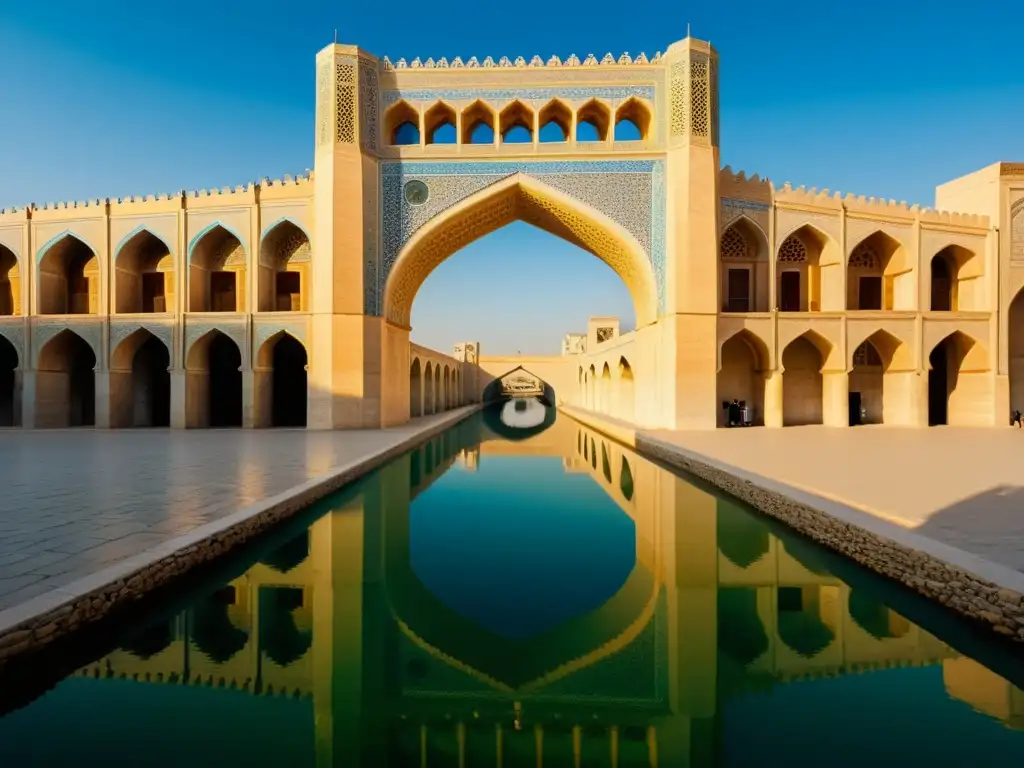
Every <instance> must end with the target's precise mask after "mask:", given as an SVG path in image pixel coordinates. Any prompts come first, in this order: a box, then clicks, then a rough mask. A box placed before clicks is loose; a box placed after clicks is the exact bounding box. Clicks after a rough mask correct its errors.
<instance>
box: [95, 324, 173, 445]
mask: <svg viewBox="0 0 1024 768" xmlns="http://www.w3.org/2000/svg"><path fill="white" fill-rule="evenodd" d="M170 366H171V355H170V352H169V351H168V349H167V346H166V345H165V344H164V343H163V341H161V340H160V339H158V338H157V337H156V336H154V335H153V334H152V333H150V332H149V331H147V330H146V329H145V328H139V329H138V330H136V331H134V332H133V333H132V334H131V335H129V336H128V337H127V338H125V340H124V341H122V342H121V343H120V344H118V345H117V347H116V348H115V349H114V352H113V354H112V355H111V358H110V426H111V427H169V426H170V425H171V374H170V373H169V371H168V369H169V368H170Z"/></svg>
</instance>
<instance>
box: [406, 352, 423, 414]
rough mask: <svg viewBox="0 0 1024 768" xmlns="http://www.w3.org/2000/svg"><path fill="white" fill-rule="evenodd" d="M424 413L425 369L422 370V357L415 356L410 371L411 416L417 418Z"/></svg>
mask: <svg viewBox="0 0 1024 768" xmlns="http://www.w3.org/2000/svg"><path fill="white" fill-rule="evenodd" d="M422 415H423V371H422V370H420V359H419V358H418V357H414V358H413V360H412V368H411V369H410V371H409V417H410V418H413V419H415V418H416V417H417V416H422Z"/></svg>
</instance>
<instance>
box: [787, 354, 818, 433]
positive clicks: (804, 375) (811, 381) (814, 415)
mask: <svg viewBox="0 0 1024 768" xmlns="http://www.w3.org/2000/svg"><path fill="white" fill-rule="evenodd" d="M823 365H824V356H823V355H822V353H821V351H820V350H819V349H818V347H817V346H815V345H814V344H813V343H812V342H811V341H810V340H809V339H808V338H807V337H806V336H800V337H799V338H796V339H794V340H793V341H791V342H790V343H789V346H787V347H786V349H785V351H783V353H782V367H783V369H784V371H783V374H782V423H783V425H784V426H787V427H788V426H797V425H802V424H821V423H822V413H823V392H824V389H823V386H824V385H823V381H822V376H821V369H822V367H823Z"/></svg>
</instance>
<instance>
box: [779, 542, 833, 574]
mask: <svg viewBox="0 0 1024 768" xmlns="http://www.w3.org/2000/svg"><path fill="white" fill-rule="evenodd" d="M780 541H781V542H782V546H784V547H785V548H786V552H788V553H789V554H790V556H791V557H792V558H793V559H794V560H796V561H797V562H798V563H800V565H802V566H803V567H804V568H806V569H807V570H808V571H810V572H811V573H813V574H814V575H815V576H831V575H832V571H830V570H829V568H828V566H827V565H826V564H825V558H824V557H823V550H821V549H819V548H817V547H815V546H814V545H813V544H811V543H810V542H809V541H807V540H806V539H804V538H802V537H800V536H796V535H792V536H783V537H782V538H780Z"/></svg>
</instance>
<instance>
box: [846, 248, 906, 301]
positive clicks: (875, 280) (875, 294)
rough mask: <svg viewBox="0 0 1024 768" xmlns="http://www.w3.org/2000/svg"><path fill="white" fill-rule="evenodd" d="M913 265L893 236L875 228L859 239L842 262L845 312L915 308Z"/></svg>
mask: <svg viewBox="0 0 1024 768" xmlns="http://www.w3.org/2000/svg"><path fill="white" fill-rule="evenodd" d="M913 273H914V269H913V264H911V262H910V258H909V252H908V249H907V248H906V247H905V246H904V244H903V242H902V241H901V240H900V239H898V238H897V237H895V236H893V235H892V234H890V233H889V232H887V231H886V230H885V229H884V228H879V229H876V230H874V231H873V232H871V233H870V234H868V235H867V236H866V237H863V238H861V239H860V240H859V241H858V242H857V243H856V244H854V245H853V246H852V247H851V248H850V251H849V256H848V257H847V260H846V308H847V309H848V310H859V311H865V310H866V311H870V310H886V311H891V310H900V309H910V308H911V307H913V306H915V302H914V299H915V297H914V291H915V289H916V286H915V284H914V281H913V280H912V278H913Z"/></svg>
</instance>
